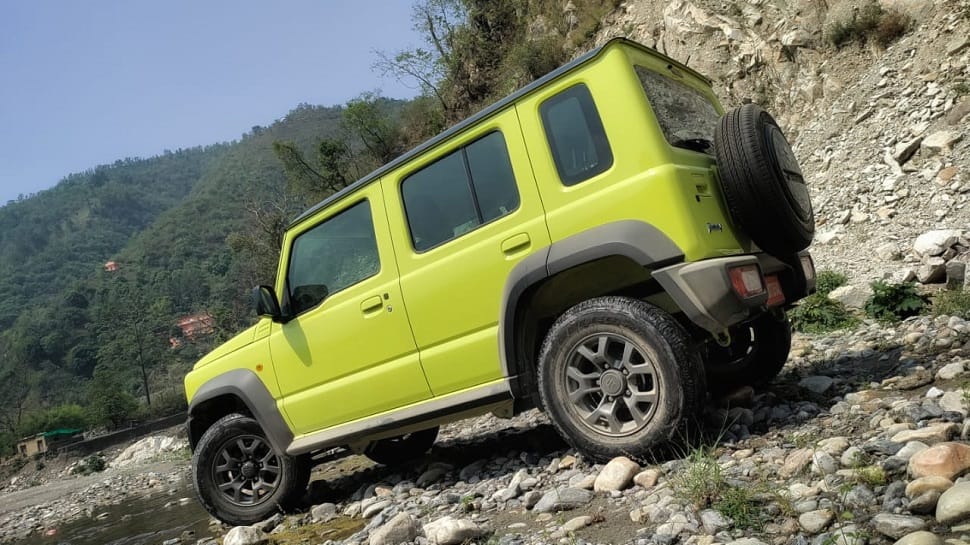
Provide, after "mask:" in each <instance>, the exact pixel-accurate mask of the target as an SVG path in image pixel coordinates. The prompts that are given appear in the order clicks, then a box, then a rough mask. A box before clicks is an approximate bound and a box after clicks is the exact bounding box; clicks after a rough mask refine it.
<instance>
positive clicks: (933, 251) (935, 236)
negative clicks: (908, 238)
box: [913, 229, 962, 256]
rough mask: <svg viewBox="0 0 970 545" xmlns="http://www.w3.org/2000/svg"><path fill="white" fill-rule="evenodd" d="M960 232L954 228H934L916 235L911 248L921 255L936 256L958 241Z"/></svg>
mask: <svg viewBox="0 0 970 545" xmlns="http://www.w3.org/2000/svg"><path fill="white" fill-rule="evenodd" d="M961 234H962V233H961V232H960V231H958V230H956V229H935V230H933V231H927V232H925V233H923V234H922V235H920V236H918V237H916V241H915V242H913V250H915V251H916V253H917V254H919V255H922V256H938V255H941V254H943V252H945V251H947V250H949V249H950V248H952V247H953V246H954V245H955V244H956V243H957V242H959V241H960V236H961Z"/></svg>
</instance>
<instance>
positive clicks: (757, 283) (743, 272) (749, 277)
mask: <svg viewBox="0 0 970 545" xmlns="http://www.w3.org/2000/svg"><path fill="white" fill-rule="evenodd" d="M728 276H729V277H730V278H731V286H732V287H733V288H734V291H735V293H737V294H738V295H740V296H741V298H743V299H748V298H750V297H755V296H758V295H761V294H763V293H764V292H765V280H764V277H763V276H762V275H761V267H759V266H757V265H742V266H740V267H733V268H730V269H728Z"/></svg>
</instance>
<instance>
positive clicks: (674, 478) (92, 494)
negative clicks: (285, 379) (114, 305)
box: [0, 316, 970, 545]
mask: <svg viewBox="0 0 970 545" xmlns="http://www.w3.org/2000/svg"><path fill="white" fill-rule="evenodd" d="M968 401H970V323H968V322H966V321H964V320H961V319H959V318H950V317H945V316H941V317H926V316H924V317H917V318H911V319H909V320H907V321H905V322H903V323H900V324H897V325H895V326H888V325H882V324H878V323H864V324H862V325H861V326H859V327H858V328H856V329H855V330H851V331H845V332H842V333H840V334H837V335H826V336H806V335H796V339H795V346H794V348H793V351H792V358H791V360H790V361H789V364H788V366H787V367H786V369H785V371H784V372H783V373H782V375H781V376H780V377H779V378H778V379H777V380H776V381H775V382H774V383H773V384H772V385H771V386H768V387H766V388H764V389H761V390H757V391H756V390H753V389H750V388H743V389H741V390H739V391H736V392H733V393H732V394H731V395H730V396H728V397H727V398H724V399H720V400H717V401H712V402H711V403H710V404H709V407H708V409H707V411H706V414H705V417H704V420H705V421H704V423H703V425H702V426H701V427H702V428H703V430H704V432H705V433H704V434H703V437H698V438H695V439H693V440H692V442H691V445H690V446H686V447H683V448H682V449H672V450H671V451H668V452H664V453H658V454H657V457H656V459H654V460H647V461H640V462H639V463H637V462H634V461H631V460H627V459H623V458H619V459H616V460H613V461H612V462H610V463H609V464H605V465H600V464H591V463H589V462H588V461H587V460H585V459H584V458H583V457H582V456H581V455H579V454H578V453H576V452H574V451H572V450H571V449H569V448H568V447H567V446H566V445H565V444H564V443H563V442H562V441H561V440H560V439H559V438H558V436H557V435H556V434H555V432H554V431H553V429H552V427H551V426H550V425H549V424H548V423H547V422H546V421H545V419H544V417H543V416H542V415H541V414H539V413H537V412H530V413H526V414H524V415H521V416H519V417H517V418H515V419H513V420H500V419H496V418H493V417H483V418H479V419H475V420H471V421H468V422H462V423H459V424H455V425H452V426H449V427H447V428H445V429H443V430H442V435H441V438H440V439H439V442H438V444H437V445H436V446H435V448H434V449H433V450H432V451H431V453H430V454H429V455H428V456H427V457H425V458H423V459H421V460H419V461H418V462H416V463H413V464H409V465H407V466H405V467H388V466H382V465H376V464H373V463H371V462H369V461H367V460H366V459H364V458H362V457H359V456H352V457H347V458H343V459H339V460H335V461H331V462H327V463H324V464H323V465H321V466H319V467H318V468H317V469H316V470H315V472H314V475H313V482H312V483H311V486H310V489H309V492H308V498H307V502H306V505H305V509H304V510H303V511H302V512H298V513H294V514H287V515H285V516H284V515H279V516H276V517H274V518H272V519H271V520H269V521H266V522H265V523H263V524H261V525H258V527H245V528H244V527H240V528H234V529H229V528H225V527H221V526H218V525H214V526H212V532H213V534H214V535H220V536H221V535H222V533H223V532H226V535H225V536H223V537H220V538H219V539H223V542H224V543H225V544H226V545H233V544H236V545H238V544H240V543H261V542H276V543H288V544H289V543H312V544H318V543H347V544H365V543H366V544H368V545H384V544H390V543H400V542H413V543H421V544H433V543H438V544H444V543H466V542H467V543H494V544H499V543H501V544H507V545H512V544H538V543H636V544H638V545H640V544H654V543H656V544H674V543H684V544H691V545H694V544H697V545H707V544H712V543H745V544H748V545H756V544H757V543H765V544H769V545H772V544H779V545H780V544H798V545H802V544H806V545H807V544H811V545H829V544H851V545H861V544H865V543H870V544H879V543H887V544H888V543H894V542H896V540H899V539H903V540H904V541H902V543H908V544H935V543H943V542H944V541H943V540H947V542H948V543H953V544H956V543H970V481H965V480H963V479H964V477H963V475H964V473H965V472H967V471H968V470H970V446H968V444H967V435H968V433H970V419H967V409H968ZM154 440H155V441H158V439H154ZM157 445H158V443H155V444H154V445H152V444H149V445H148V446H147V447H143V448H145V450H146V451H147V452H151V451H152V450H153V449H154V448H155V446H157ZM146 459H147V458H142V459H140V460H136V461H134V462H132V463H131V465H129V466H128V467H125V468H117V467H115V468H109V469H108V470H106V471H105V472H104V473H101V474H98V476H97V477H95V482H93V483H91V484H87V485H85V486H84V487H83V488H81V489H79V490H77V491H75V492H72V493H60V494H58V496H59V497H58V498H57V499H55V500H53V501H46V502H43V503H41V504H37V505H32V506H29V507H20V508H18V509H14V510H12V511H9V510H8V511H7V512H6V513H4V514H2V515H0V541H5V540H9V539H12V538H13V537H14V536H22V535H25V534H27V533H30V532H33V535H37V533H38V532H42V531H43V529H44V528H45V527H49V526H50V525H51V524H52V523H54V522H55V521H58V520H61V519H65V518H71V517H97V515H98V514H99V511H100V510H99V509H98V507H99V506H101V505H104V504H108V503H113V502H119V501H125V500H126V499H128V498H131V497H133V496H134V495H137V494H139V493H144V491H146V490H156V491H159V490H163V489H165V488H166V487H172V486H175V483H177V482H179V481H180V480H181V479H183V478H184V475H185V472H186V471H187V464H188V461H187V459H186V458H185V457H184V456H182V457H176V461H175V462H174V463H173V465H172V466H170V467H168V468H167V469H164V470H162V471H158V470H149V469H146V468H152V467H153V466H151V465H149V466H146V465H145V463H146V461H145V460H146ZM178 460H181V461H178ZM47 486H50V485H47ZM40 488H42V489H43V488H46V486H44V487H40ZM25 492H29V490H25V491H19V492H13V493H5V494H4V496H3V498H4V501H3V502H2V504H3V505H4V506H7V505H8V499H9V498H14V497H16V495H17V494H23V493H25ZM187 494H188V493H187ZM189 495H190V494H189ZM48 500H50V498H48ZM172 501H176V502H177V501H178V498H175V497H173V500H172ZM5 510H6V509H5ZM250 534H251V535H250ZM247 535H250V537H252V538H253V539H249V540H248V541H247V540H246V539H244V538H245V537H246V536H247ZM907 536H908V537H907ZM739 540H745V541H739ZM196 541H200V542H203V543H205V542H210V543H211V542H212V538H211V537H203V538H202V539H199V538H198V537H192V538H190V539H187V540H186V541H184V543H195V542H196ZM170 545H171V544H170Z"/></svg>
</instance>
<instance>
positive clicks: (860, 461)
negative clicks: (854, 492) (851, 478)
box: [839, 446, 866, 468]
mask: <svg viewBox="0 0 970 545" xmlns="http://www.w3.org/2000/svg"><path fill="white" fill-rule="evenodd" d="M865 460H866V453H865V451H863V450H862V449H861V448H859V447H855V446H853V447H849V448H847V449H845V452H843V453H842V456H841V457H840V458H839V462H840V463H841V464H842V467H850V468H851V467H862V466H864V465H866V464H865Z"/></svg>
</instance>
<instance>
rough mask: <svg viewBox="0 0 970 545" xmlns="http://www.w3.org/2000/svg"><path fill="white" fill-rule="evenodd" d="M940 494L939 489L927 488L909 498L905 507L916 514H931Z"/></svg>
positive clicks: (934, 509) (934, 510)
mask: <svg viewBox="0 0 970 545" xmlns="http://www.w3.org/2000/svg"><path fill="white" fill-rule="evenodd" d="M942 494H943V493H942V492H940V491H939V490H927V491H926V492H923V493H922V494H920V495H919V496H916V497H915V498H913V499H911V500H909V504H908V505H907V506H906V508H907V509H909V510H910V511H911V512H913V513H916V514H917V515H932V514H933V513H935V512H936V504H937V503H939V501H940V496H941V495H942Z"/></svg>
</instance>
